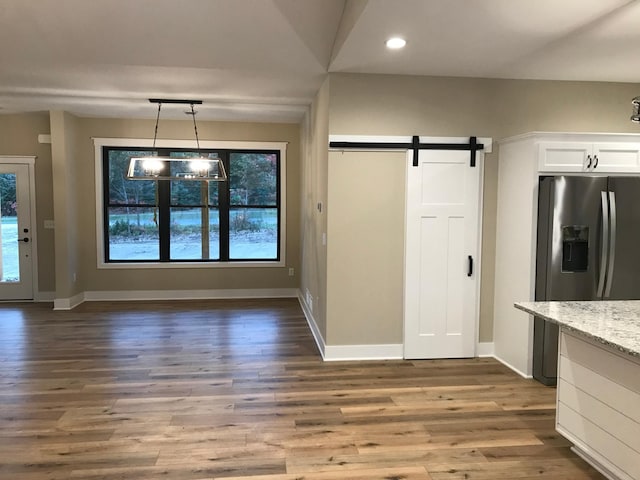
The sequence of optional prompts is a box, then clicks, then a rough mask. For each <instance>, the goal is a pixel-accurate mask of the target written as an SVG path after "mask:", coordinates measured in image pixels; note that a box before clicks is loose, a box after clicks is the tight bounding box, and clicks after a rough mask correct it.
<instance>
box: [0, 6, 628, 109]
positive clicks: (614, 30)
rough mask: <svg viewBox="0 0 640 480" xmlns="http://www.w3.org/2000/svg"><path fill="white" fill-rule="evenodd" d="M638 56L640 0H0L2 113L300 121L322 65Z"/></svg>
mask: <svg viewBox="0 0 640 480" xmlns="http://www.w3.org/2000/svg"><path fill="white" fill-rule="evenodd" d="M391 35H401V36H403V37H404V38H406V39H407V42H408V43H407V46H406V48H405V49H403V50H400V51H390V50H387V49H386V48H385V47H384V41H385V40H386V39H387V38H388V37H389V36H391ZM639 60H640V0H346V1H345V0H56V1H54V0H0V113H14V112H25V111H38V110H50V109H64V110H68V111H70V112H72V113H75V114H76V115H80V116H100V117H108V116H124V117H149V118H151V117H154V116H155V113H156V110H155V106H152V105H150V104H149V103H148V101H147V99H148V98H180V99H183V98H184V99H198V100H203V101H204V104H203V105H202V106H200V107H198V111H199V115H198V118H199V119H219V120H255V121H298V120H299V119H300V118H301V117H302V115H303V112H304V111H305V109H306V107H307V105H309V103H310V102H311V100H312V99H313V97H314V95H315V93H316V92H317V90H318V88H319V87H320V85H321V83H322V81H323V79H324V78H325V76H326V74H327V73H328V72H360V73H385V74H407V75H445V76H464V77H489V78H520V79H550V80H591V81H608V82H634V83H640V65H639V63H640V62H639ZM638 93H639V94H640V92H638ZM172 110H173V112H172ZM182 110H184V109H183V108H180V107H177V108H176V107H175V106H173V107H166V108H163V112H164V113H163V118H164V116H165V115H166V116H174V117H175V118H184V117H183V114H182Z"/></svg>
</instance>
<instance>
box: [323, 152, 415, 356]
mask: <svg viewBox="0 0 640 480" xmlns="http://www.w3.org/2000/svg"><path fill="white" fill-rule="evenodd" d="M405 164H406V153H401V152H344V153H343V152H330V153H329V192H328V204H327V212H328V227H327V236H328V246H327V318H328V319H330V322H329V324H328V328H327V330H328V331H327V338H326V342H327V344H328V345H370V344H374V345H375V344H399V343H402V341H403V339H402V332H403V329H402V311H403V284H404V279H403V271H404V270H403V265H404V264H403V258H404V204H405V202H404V184H405Z"/></svg>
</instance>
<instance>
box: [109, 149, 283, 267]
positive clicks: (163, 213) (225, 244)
mask: <svg viewBox="0 0 640 480" xmlns="http://www.w3.org/2000/svg"><path fill="white" fill-rule="evenodd" d="M101 148H102V193H103V198H102V224H103V228H102V231H103V246H104V247H103V252H104V253H103V255H104V258H103V259H102V261H103V262H104V263H105V264H107V265H115V264H141V265H144V264H158V263H160V264H172V263H174V264H185V263H187V264H189V263H193V264H212V265H215V264H220V263H234V264H242V263H275V262H280V261H281V258H282V252H281V248H282V238H281V236H282V235H283V228H282V222H283V218H282V185H281V182H282V171H281V169H282V161H281V160H282V159H281V150H279V149H251V148H246V149H245V148H233V149H229V148H226V149H224V148H201V149H200V150H196V149H193V148H180V147H170V148H169V147H155V148H150V147H137V146H107V145H103V146H102V147H101ZM111 151H127V152H138V151H139V152H144V153H147V154H148V153H149V152H153V154H154V155H158V156H161V157H169V156H170V155H171V153H178V152H196V151H197V152H201V153H202V154H203V156H207V155H209V154H217V156H218V158H220V159H221V160H222V162H223V164H224V167H225V169H226V172H227V176H228V180H227V181H225V182H217V183H218V205H217V208H218V212H219V228H220V232H219V258H217V259H173V260H172V259H171V258H170V250H171V248H170V243H171V232H170V225H171V209H172V208H175V207H184V205H174V204H172V203H171V188H170V187H171V182H173V181H180V180H171V181H169V180H159V181H157V184H158V185H157V190H158V194H157V202H158V204H157V217H158V235H159V239H158V242H159V245H158V249H159V258H158V259H140V260H130V259H118V260H113V259H109V254H110V243H109V208H111V207H127V206H128V207H133V208H139V207H149V205H148V204H144V205H139V204H122V203H110V195H109V152H111ZM233 154H265V155H274V156H275V157H276V202H275V205H267V204H231V200H230V199H231V195H230V192H231V176H232V165H231V156H232V155H233ZM131 181H138V180H131ZM200 207H202V206H200ZM240 208H251V209H261V208H264V209H274V208H275V209H276V211H277V228H276V234H277V238H276V257H275V258H257V257H256V258H230V233H231V232H230V221H229V218H230V213H231V211H232V210H233V209H240Z"/></svg>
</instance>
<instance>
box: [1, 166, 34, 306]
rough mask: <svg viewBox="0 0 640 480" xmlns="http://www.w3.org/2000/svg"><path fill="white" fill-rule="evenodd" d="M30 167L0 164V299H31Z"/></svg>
mask: <svg viewBox="0 0 640 480" xmlns="http://www.w3.org/2000/svg"><path fill="white" fill-rule="evenodd" d="M29 168H30V167H29V165H27V164H8V163H0V300H30V299H33V263H32V245H33V241H32V233H33V232H32V227H31V179H30V177H29V175H30V171H29Z"/></svg>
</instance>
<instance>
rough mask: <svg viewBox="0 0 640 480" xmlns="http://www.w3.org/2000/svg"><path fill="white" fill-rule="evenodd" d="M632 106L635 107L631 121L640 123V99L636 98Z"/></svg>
mask: <svg viewBox="0 0 640 480" xmlns="http://www.w3.org/2000/svg"><path fill="white" fill-rule="evenodd" d="M631 105H633V115H631V121H632V122H635V123H640V97H636V98H634V99H633V100H631Z"/></svg>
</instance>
